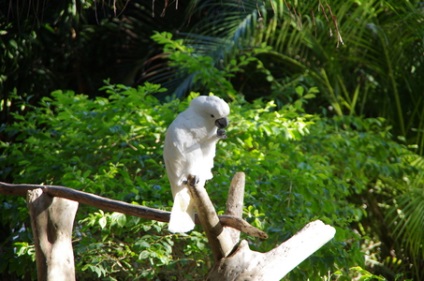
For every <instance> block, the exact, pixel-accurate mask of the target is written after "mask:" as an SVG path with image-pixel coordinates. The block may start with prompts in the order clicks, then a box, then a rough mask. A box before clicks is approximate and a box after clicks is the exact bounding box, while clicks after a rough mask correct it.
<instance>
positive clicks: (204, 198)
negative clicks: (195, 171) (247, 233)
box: [187, 175, 233, 261]
mask: <svg viewBox="0 0 424 281" xmlns="http://www.w3.org/2000/svg"><path fill="white" fill-rule="evenodd" d="M187 187H188V189H189V191H190V196H191V200H192V201H193V203H194V206H195V207H196V211H197V216H198V218H199V220H200V224H201V225H202V227H203V230H204V231H205V233H206V237H207V238H208V241H209V246H210V247H211V249H212V253H213V255H214V257H215V261H219V260H220V259H222V258H223V257H226V256H227V255H228V254H229V253H230V252H231V251H232V250H233V243H231V237H230V236H229V234H228V232H225V231H224V228H223V226H222V224H221V223H220V221H219V218H218V215H217V213H216V211H215V208H214V206H213V204H212V202H211V200H210V199H209V196H208V193H207V192H206V189H205V188H204V187H203V186H199V185H198V184H197V179H196V177H193V176H191V175H189V176H188V178H187Z"/></svg>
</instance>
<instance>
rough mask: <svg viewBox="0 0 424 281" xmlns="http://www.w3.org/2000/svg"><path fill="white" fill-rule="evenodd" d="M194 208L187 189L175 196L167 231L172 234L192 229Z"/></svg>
mask: <svg viewBox="0 0 424 281" xmlns="http://www.w3.org/2000/svg"><path fill="white" fill-rule="evenodd" d="M194 213H195V212H194V207H193V206H192V204H191V202H190V194H189V192H188V189H187V188H184V189H182V190H180V191H179V192H178V193H177V194H175V198H174V205H173V206H172V211H171V218H170V220H169V224H168V230H169V231H171V232H174V233H181V232H188V231H190V230H192V229H193V228H194V225H195V224H194Z"/></svg>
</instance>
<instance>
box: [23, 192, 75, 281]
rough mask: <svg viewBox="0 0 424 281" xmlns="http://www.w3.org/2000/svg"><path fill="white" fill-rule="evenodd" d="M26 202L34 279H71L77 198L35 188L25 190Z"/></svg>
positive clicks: (70, 280) (60, 280)
mask: <svg viewBox="0 0 424 281" xmlns="http://www.w3.org/2000/svg"><path fill="white" fill-rule="evenodd" d="M27 204H28V208H29V212H30V216H31V226H32V233H33V235H34V241H35V243H34V244H35V252H36V263H37V279H38V280H40V281H74V280H75V268H74V253H73V250H72V227H73V223H74V218H75V214H76V212H77V209H78V202H75V201H72V200H68V199H64V198H59V197H51V196H50V195H48V194H46V193H44V192H43V191H42V190H41V189H34V190H29V191H28V196H27Z"/></svg>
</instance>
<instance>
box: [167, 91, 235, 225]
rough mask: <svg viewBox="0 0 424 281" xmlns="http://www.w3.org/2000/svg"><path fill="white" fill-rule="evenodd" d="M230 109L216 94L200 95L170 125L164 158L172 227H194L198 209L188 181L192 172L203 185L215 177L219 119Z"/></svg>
mask: <svg viewBox="0 0 424 281" xmlns="http://www.w3.org/2000/svg"><path fill="white" fill-rule="evenodd" d="M229 113H230V109H229V106H228V104H227V103H226V102H225V101H224V100H222V99H220V98H218V97H214V96H200V97H197V98H195V99H193V100H192V101H191V103H190V106H189V107H188V108H187V109H186V110H185V111H183V112H182V113H180V114H179V115H178V116H177V118H176V119H175V120H174V121H173V122H172V123H171V125H170V126H169V128H168V130H167V132H166V137H165V144H164V153H163V155H164V161H165V167H166V172H167V175H168V178H169V182H170V185H171V190H172V195H173V197H174V205H173V207H172V211H171V219H170V222H169V226H168V229H169V230H170V231H171V232H187V231H190V230H192V229H193V228H194V215H195V209H194V206H193V204H192V202H191V200H190V194H189V191H188V189H187V187H186V186H185V184H184V182H185V181H186V180H187V176H188V175H192V176H196V177H197V178H198V179H199V186H203V187H204V184H205V182H206V180H209V179H211V178H212V171H211V170H212V168H213V159H214V157H215V149H216V143H217V142H218V140H219V139H220V136H218V134H217V129H218V127H217V126H216V124H215V121H216V120H217V119H221V118H226V117H227V116H228V114H229Z"/></svg>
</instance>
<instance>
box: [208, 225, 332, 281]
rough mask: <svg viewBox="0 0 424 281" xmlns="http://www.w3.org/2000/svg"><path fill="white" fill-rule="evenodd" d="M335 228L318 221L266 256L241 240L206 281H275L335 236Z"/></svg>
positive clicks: (215, 267)
mask: <svg viewBox="0 0 424 281" xmlns="http://www.w3.org/2000/svg"><path fill="white" fill-rule="evenodd" d="M335 232H336V231H335V229H334V228H333V227H331V226H328V225H325V224H324V223H323V222H321V221H319V220H317V221H313V222H311V223H309V224H307V225H306V226H305V227H304V228H303V229H302V230H301V231H299V232H298V233H297V234H296V235H294V236H293V237H292V238H290V239H289V240H288V241H286V242H284V243H282V244H281V245H280V246H278V247H276V248H274V249H273V250H271V251H269V252H267V253H259V252H255V251H252V250H250V249H249V245H248V243H247V241H245V240H243V241H241V242H240V244H239V246H238V247H237V248H236V249H235V250H234V251H233V252H232V253H231V255H229V256H227V257H225V258H223V259H221V260H220V261H219V263H216V264H215V266H214V268H213V269H212V270H211V271H210V273H209V276H208V279H207V280H209V281H222V280H225V281H229V280H252V281H274V280H275V281H278V280H280V279H281V278H283V277H284V276H285V275H286V274H287V273H289V272H290V271H291V270H292V269H293V268H295V267H296V266H297V265H298V264H300V263H301V262H302V261H303V260H305V259H306V258H307V257H309V256H310V255H311V254H313V253H314V252H315V251H316V250H318V249H319V248H321V247H322V246H323V245H324V244H325V243H327V242H328V241H329V240H330V239H332V238H333V237H334V234H335Z"/></svg>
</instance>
